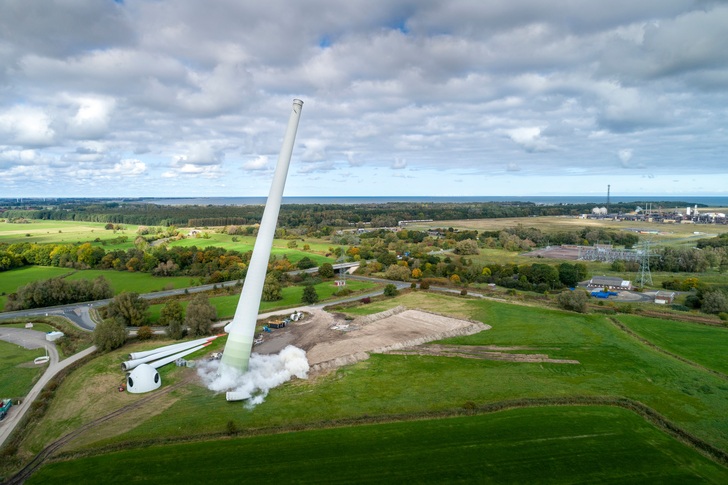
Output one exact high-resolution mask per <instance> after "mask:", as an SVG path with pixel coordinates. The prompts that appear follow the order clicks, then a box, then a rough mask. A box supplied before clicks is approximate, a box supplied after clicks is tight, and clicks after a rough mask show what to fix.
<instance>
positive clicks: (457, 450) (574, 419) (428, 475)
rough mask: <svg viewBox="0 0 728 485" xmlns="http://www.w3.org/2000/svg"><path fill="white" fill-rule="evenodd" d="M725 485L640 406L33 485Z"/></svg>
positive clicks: (371, 431)
mask: <svg viewBox="0 0 728 485" xmlns="http://www.w3.org/2000/svg"><path fill="white" fill-rule="evenodd" d="M79 480H82V481H87V482H89V483H131V482H144V483H156V484H165V483H170V484H173V483H175V484H176V483H204V482H207V481H210V480H214V481H215V482H218V483H292V482H295V483H681V484H689V483H715V484H720V483H725V482H726V481H727V480H728V470H726V469H725V468H724V467H721V466H720V465H717V464H715V463H713V462H711V461H710V460H708V459H707V458H705V457H703V456H702V455H700V454H698V453H697V452H696V451H694V450H692V449H690V448H688V447H687V446H685V445H683V444H682V443H679V442H678V441H676V440H673V439H671V438H670V437H668V436H667V435H666V434H664V433H663V432H661V431H660V430H658V429H656V428H655V427H653V426H652V425H650V424H648V423H646V422H645V421H644V420H642V419H641V418H640V417H638V416H637V415H635V414H632V413H630V412H628V411H625V410H622V409H616V408H608V407H597V406H594V407H543V408H530V409H513V410H508V411H501V412H497V413H493V414H487V415H481V416H469V417H458V418H447V419H430V420H422V421H410V422H399V423H387V424H377V425H369V426H359V427H345V428H334V429H321V430H311V431H303V432H296V433H285V434H277V435H268V436H258V437H251V438H238V439H232V440H224V441H215V442H202V443H190V444H177V445H169V446H154V447H150V448H141V449H136V450H129V451H122V452H116V453H110V454H108V455H102V456H97V457H90V458H82V459H79V460H75V461H71V462H61V463H54V464H50V465H47V466H45V467H43V468H42V469H41V470H40V471H39V472H38V473H36V474H35V475H34V476H33V477H32V478H31V479H30V480H29V481H28V482H27V483H72V482H78V481H79Z"/></svg>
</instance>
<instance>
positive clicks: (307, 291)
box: [301, 285, 319, 305]
mask: <svg viewBox="0 0 728 485" xmlns="http://www.w3.org/2000/svg"><path fill="white" fill-rule="evenodd" d="M317 301H319V295H318V293H317V292H316V288H315V287H314V286H313V285H306V286H304V287H303V295H302V296H301V302H303V303H305V304H307V305H313V304H314V303H316V302H317Z"/></svg>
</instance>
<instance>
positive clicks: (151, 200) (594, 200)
mask: <svg viewBox="0 0 728 485" xmlns="http://www.w3.org/2000/svg"><path fill="white" fill-rule="evenodd" d="M266 200H267V197H158V198H157V197H142V198H140V199H139V200H138V201H139V202H143V203H148V204H158V205H263V204H265V202H266ZM390 202H410V203H434V204H436V203H469V202H532V203H534V204H541V205H556V204H606V203H607V198H606V197H605V196H604V195H600V196H593V195H566V196H558V195H553V196H552V195H549V196H540V195H539V196H530V195H522V196H495V195H493V196H462V197H460V196H458V197H448V196H443V197H431V196H376V197H362V196H351V197H347V196H327V197H283V204H342V205H346V204H386V203H390ZM609 202H610V203H613V204H616V203H620V202H625V203H627V202H689V203H690V204H702V205H705V206H708V207H728V196H689V195H684V196H660V195H650V196H645V195H628V196H621V195H620V196H612V197H610V198H609Z"/></svg>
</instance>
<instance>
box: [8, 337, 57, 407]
mask: <svg viewBox="0 0 728 485" xmlns="http://www.w3.org/2000/svg"><path fill="white" fill-rule="evenodd" d="M0 331H2V329H0ZM41 355H45V351H44V350H43V349H34V350H28V349H26V348H23V347H21V346H19V345H15V344H11V343H9V342H5V341H3V340H0V356H2V358H0V398H8V397H12V398H20V397H23V396H25V395H26V394H27V393H28V391H29V390H30V388H31V387H33V383H34V382H35V381H36V380H37V379H38V377H39V376H40V375H41V374H42V373H43V371H45V369H46V367H47V365H43V366H39V365H33V359H35V358H36V357H40V356H41Z"/></svg>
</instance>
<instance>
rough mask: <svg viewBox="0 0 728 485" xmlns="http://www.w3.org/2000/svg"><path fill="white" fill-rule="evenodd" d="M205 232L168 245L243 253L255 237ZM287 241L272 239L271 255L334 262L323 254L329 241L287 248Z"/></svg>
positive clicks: (295, 260) (294, 260)
mask: <svg viewBox="0 0 728 485" xmlns="http://www.w3.org/2000/svg"><path fill="white" fill-rule="evenodd" d="M207 234H208V237H207V238H204V237H196V238H186V239H180V240H178V241H170V242H169V247H185V248H187V247H191V246H197V247H198V248H205V247H209V246H215V247H219V248H224V249H229V250H234V251H239V252H241V253H245V252H248V251H252V250H253V246H254V245H255V237H253V236H236V238H237V239H238V240H237V241H233V236H230V235H228V234H220V233H215V232H212V231H209V232H207ZM288 243H289V241H288V240H285V239H274V240H273V247H272V248H271V255H274V256H277V257H282V256H283V255H286V257H287V258H288V260H289V261H290V262H292V263H294V264H295V263H297V262H298V261H300V260H301V259H303V258H304V257H308V258H309V259H311V260H312V261H314V262H315V263H316V265H317V266H320V265H321V264H323V263H334V262H335V260H336V258H335V257H326V256H325V254H326V253H327V252H328V248H329V246H331V244H329V243H325V242H320V241H319V242H315V241H311V242H302V241H296V244H297V246H298V247H297V248H289V247H288ZM304 244H308V245H309V246H310V248H311V249H310V251H303V249H302V248H303V245H304Z"/></svg>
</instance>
